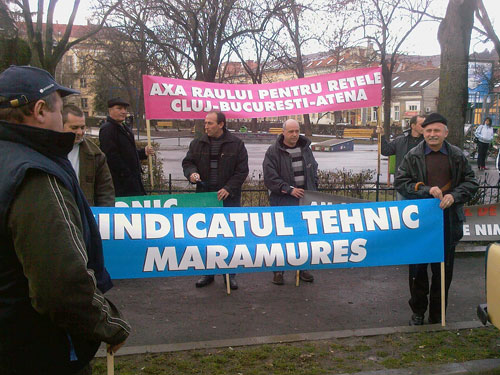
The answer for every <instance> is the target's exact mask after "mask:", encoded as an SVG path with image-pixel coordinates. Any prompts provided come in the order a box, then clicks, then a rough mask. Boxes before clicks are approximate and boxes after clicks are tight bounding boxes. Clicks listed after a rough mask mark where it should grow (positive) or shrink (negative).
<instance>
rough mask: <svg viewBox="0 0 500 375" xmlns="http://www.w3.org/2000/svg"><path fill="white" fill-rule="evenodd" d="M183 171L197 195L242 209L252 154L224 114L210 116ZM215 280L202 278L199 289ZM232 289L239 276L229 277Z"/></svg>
mask: <svg viewBox="0 0 500 375" xmlns="http://www.w3.org/2000/svg"><path fill="white" fill-rule="evenodd" d="M182 169H183V170H184V176H186V178H187V179H188V180H189V182H191V183H192V184H196V192H198V193H200V192H210V191H214V192H215V191H216V192H217V198H218V199H219V200H220V201H223V204H224V207H240V206H241V187H242V185H243V183H244V182H245V179H246V178H247V176H248V153H247V149H246V148H245V144H244V143H243V141H242V140H241V139H240V138H238V137H236V136H234V135H232V134H231V133H229V131H228V130H227V127H226V116H225V115H224V113H222V112H209V113H207V115H206V117H205V134H204V135H203V136H202V137H201V138H199V139H194V140H193V141H192V142H191V143H190V145H189V150H188V152H187V154H186V157H185V158H184V159H183V160H182ZM225 280H226V279H224V281H225ZM213 281H214V275H205V276H202V277H201V278H200V279H199V280H198V281H197V282H196V287H197V288H202V287H204V286H207V285H208V284H210V283H212V282H213ZM229 286H230V288H231V289H238V283H237V282H236V275H235V274H230V275H229Z"/></svg>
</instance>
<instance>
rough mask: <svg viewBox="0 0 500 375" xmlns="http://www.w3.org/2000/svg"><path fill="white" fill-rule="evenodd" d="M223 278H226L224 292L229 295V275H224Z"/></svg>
mask: <svg viewBox="0 0 500 375" xmlns="http://www.w3.org/2000/svg"><path fill="white" fill-rule="evenodd" d="M224 277H225V278H226V290H227V294H231V285H229V274H228V273H226V274H225V275H224Z"/></svg>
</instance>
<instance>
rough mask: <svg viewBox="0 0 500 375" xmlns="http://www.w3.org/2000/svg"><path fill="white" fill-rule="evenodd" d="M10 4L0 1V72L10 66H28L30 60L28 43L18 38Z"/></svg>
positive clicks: (10, 1)
mask: <svg viewBox="0 0 500 375" xmlns="http://www.w3.org/2000/svg"><path fill="white" fill-rule="evenodd" d="M11 3H12V0H0V71H2V70H4V69H7V68H8V67H9V66H10V65H12V64H16V65H25V64H28V63H29V61H30V59H31V52H30V49H29V46H28V43H26V42H25V41H24V40H23V39H21V38H20V37H19V30H18V28H17V26H16V20H15V17H16V15H15V14H13V12H11V10H10V7H9V4H11Z"/></svg>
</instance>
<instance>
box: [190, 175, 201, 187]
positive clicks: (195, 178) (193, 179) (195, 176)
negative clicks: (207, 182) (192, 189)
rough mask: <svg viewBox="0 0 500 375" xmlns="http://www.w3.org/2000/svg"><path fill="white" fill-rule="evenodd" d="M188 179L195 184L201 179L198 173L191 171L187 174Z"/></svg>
mask: <svg viewBox="0 0 500 375" xmlns="http://www.w3.org/2000/svg"><path fill="white" fill-rule="evenodd" d="M189 181H191V182H192V183H193V184H196V183H197V182H198V181H201V179H200V175H199V174H198V173H196V172H195V173H191V175H190V176H189Z"/></svg>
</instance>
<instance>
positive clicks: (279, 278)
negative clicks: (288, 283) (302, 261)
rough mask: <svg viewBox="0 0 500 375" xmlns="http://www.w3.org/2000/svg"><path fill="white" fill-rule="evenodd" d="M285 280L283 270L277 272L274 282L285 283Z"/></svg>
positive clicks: (277, 283)
mask: <svg viewBox="0 0 500 375" xmlns="http://www.w3.org/2000/svg"><path fill="white" fill-rule="evenodd" d="M284 283H285V281H284V280H283V272H275V273H274V277H273V284H276V285H283V284H284Z"/></svg>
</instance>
